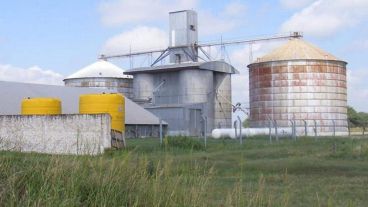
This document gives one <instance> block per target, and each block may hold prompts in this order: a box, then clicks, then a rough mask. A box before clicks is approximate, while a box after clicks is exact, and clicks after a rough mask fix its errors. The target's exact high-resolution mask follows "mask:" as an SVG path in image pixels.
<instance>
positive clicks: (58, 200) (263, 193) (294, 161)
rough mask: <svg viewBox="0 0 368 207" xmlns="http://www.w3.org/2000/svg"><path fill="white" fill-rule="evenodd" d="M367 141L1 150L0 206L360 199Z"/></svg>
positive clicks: (355, 202)
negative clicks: (96, 152)
mask: <svg viewBox="0 0 368 207" xmlns="http://www.w3.org/2000/svg"><path fill="white" fill-rule="evenodd" d="M335 143H337V144H336V146H337V147H336V149H334V150H332V147H333V146H334V145H335ZM367 143H368V142H367V141H365V140H357V141H355V142H351V141H349V140H348V141H346V140H340V139H339V140H337V139H329V140H319V141H315V140H307V139H301V140H298V141H297V142H294V141H288V140H285V141H280V142H279V143H272V144H269V143H268V140H267V139H266V138H265V139H263V140H262V139H247V140H246V142H245V144H244V145H243V146H240V145H239V144H238V143H237V142H236V141H233V140H219V141H214V140H212V141H210V142H209V145H208V148H207V149H206V150H205V149H204V148H203V144H202V143H201V140H198V139H192V138H187V137H181V138H179V139H174V138H168V139H166V140H165V143H164V146H160V145H159V142H158V140H153V139H152V140H137V141H136V143H132V144H130V145H129V146H130V148H129V149H127V150H125V151H110V152H108V153H106V154H105V155H102V156H94V157H91V156H79V157H77V156H57V155H43V154H35V153H14V152H0V206H337V205H342V206H346V205H348V206H359V205H360V204H362V203H364V202H362V201H364V200H365V199H366V196H365V195H367V193H366V188H365V187H364V186H362V183H364V182H366V181H368V174H367V171H368V166H367V164H366V160H367V159H368V156H367V155H368V153H367V151H368V147H367V146H368V145H367ZM361 180H362V181H361ZM337 184H339V185H337ZM345 186H347V187H346V188H345ZM349 189H351V190H349ZM342 195H343V196H345V195H347V197H346V198H341V196H342ZM356 197H358V198H359V199H360V200H359V199H356ZM345 204H346V205H345Z"/></svg>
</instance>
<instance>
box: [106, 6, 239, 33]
mask: <svg viewBox="0 0 368 207" xmlns="http://www.w3.org/2000/svg"><path fill="white" fill-rule="evenodd" d="M198 2H199V0H172V1H170V0H139V1H136V0H109V1H106V2H104V3H102V4H101V5H100V7H99V11H100V14H101V21H102V23H103V24H104V25H106V26H120V25H125V24H140V25H146V24H148V23H153V22H158V21H162V22H164V24H166V22H168V17H169V14H168V13H169V12H171V11H177V10H185V9H194V10H196V11H197V12H198V20H199V23H198V24H199V34H200V35H204V36H206V35H213V34H220V33H224V32H227V31H230V30H232V29H234V28H236V26H238V25H239V24H240V23H242V22H244V14H245V11H246V5H245V4H244V3H242V2H241V1H231V2H229V3H228V4H227V5H226V6H225V7H224V8H223V9H222V10H221V11H220V12H218V13H214V12H212V11H210V10H208V9H206V8H199V7H198Z"/></svg>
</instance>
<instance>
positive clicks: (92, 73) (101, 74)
mask: <svg viewBox="0 0 368 207" xmlns="http://www.w3.org/2000/svg"><path fill="white" fill-rule="evenodd" d="M132 77H133V76H131V75H125V74H124V70H123V69H121V68H119V67H118V66H116V65H114V64H112V63H110V62H107V61H106V60H98V61H97V62H95V63H93V64H91V65H88V66H86V67H84V68H82V69H80V70H79V71H77V72H75V73H73V74H72V75H70V76H68V77H67V78H66V79H73V78H132Z"/></svg>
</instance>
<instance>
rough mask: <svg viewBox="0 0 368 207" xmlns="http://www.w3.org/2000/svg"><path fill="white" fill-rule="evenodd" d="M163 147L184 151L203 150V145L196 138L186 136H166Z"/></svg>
mask: <svg viewBox="0 0 368 207" xmlns="http://www.w3.org/2000/svg"><path fill="white" fill-rule="evenodd" d="M164 147H165V148H179V149H184V150H204V144H203V143H202V142H201V141H200V140H199V139H198V138H193V137H186V136H176V137H171V136H167V137H165V139H164Z"/></svg>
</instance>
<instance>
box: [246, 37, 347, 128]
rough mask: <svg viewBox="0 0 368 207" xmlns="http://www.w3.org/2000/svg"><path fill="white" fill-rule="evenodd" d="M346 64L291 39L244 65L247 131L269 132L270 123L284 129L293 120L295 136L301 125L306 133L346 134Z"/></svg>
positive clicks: (308, 45)
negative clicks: (247, 79)
mask: <svg viewBox="0 0 368 207" xmlns="http://www.w3.org/2000/svg"><path fill="white" fill-rule="evenodd" d="M346 64H347V63H346V62H344V61H342V60H339V59H337V58H336V57H334V56H333V55H331V54H329V53H327V52H324V51H322V50H321V49H319V48H317V47H315V46H313V45H311V44H309V43H307V42H305V41H303V40H301V39H291V40H289V41H288V42H287V43H286V44H285V45H283V46H281V47H279V48H277V49H276V50H274V51H273V52H271V53H270V54H268V55H265V56H264V57H262V58H259V59H258V60H257V61H256V62H254V63H252V64H250V65H248V68H249V90H250V94H249V95H250V125H251V127H268V126H269V125H270V120H275V121H276V125H277V126H279V127H286V126H290V125H292V124H291V123H292V121H293V120H295V123H296V126H298V131H299V132H300V133H303V131H304V129H305V128H304V127H305V124H307V126H308V131H310V132H309V133H314V132H315V130H317V131H318V132H319V133H320V135H321V133H323V132H328V133H330V132H333V131H334V129H335V130H336V131H337V132H346V131H347V90H346ZM272 125H275V122H274V123H272ZM315 126H317V127H316V128H315Z"/></svg>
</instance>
